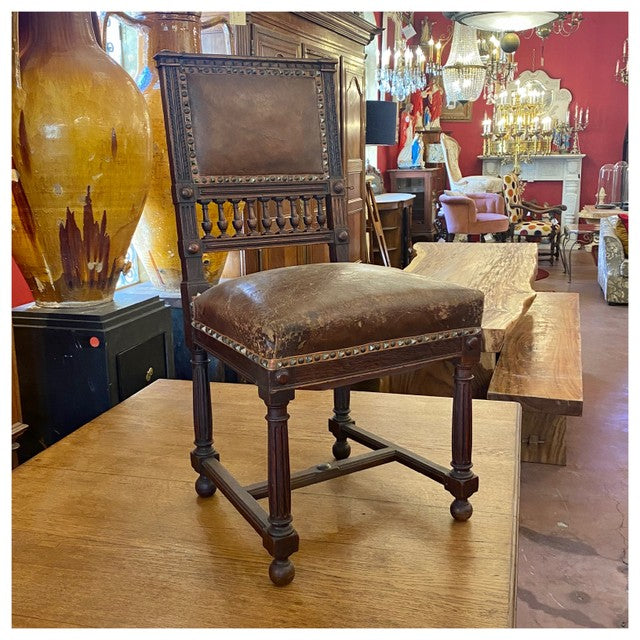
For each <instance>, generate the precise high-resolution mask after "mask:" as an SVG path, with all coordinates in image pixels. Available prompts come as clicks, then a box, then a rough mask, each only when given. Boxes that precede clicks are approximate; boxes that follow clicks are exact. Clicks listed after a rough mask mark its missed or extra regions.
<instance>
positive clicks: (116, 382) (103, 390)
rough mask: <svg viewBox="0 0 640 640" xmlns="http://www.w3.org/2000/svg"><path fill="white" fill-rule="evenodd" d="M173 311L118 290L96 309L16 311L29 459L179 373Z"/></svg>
mask: <svg viewBox="0 0 640 640" xmlns="http://www.w3.org/2000/svg"><path fill="white" fill-rule="evenodd" d="M171 324H172V323H171V311H170V309H169V307H167V306H166V305H165V304H164V303H163V302H162V301H161V300H160V299H159V298H158V296H146V297H145V296H140V295H132V294H127V293H126V290H125V291H123V292H117V293H116V295H115V296H114V301H113V302H110V303H106V304H102V305H97V306H93V307H89V308H86V309H84V308H68V309H62V308H56V309H48V308H43V307H37V306H35V305H23V306H21V307H16V308H15V309H13V332H14V339H15V346H16V358H17V365H18V377H19V380H20V397H21V401H22V416H23V421H24V422H25V423H26V424H28V425H29V429H28V431H27V433H25V436H24V437H23V439H22V446H21V449H20V451H21V454H22V455H21V458H23V459H26V458H28V457H31V456H32V455H34V454H35V453H37V452H38V451H40V450H41V449H42V448H43V447H46V446H49V445H51V444H53V443H54V442H56V441H58V440H60V438H62V437H64V436H66V435H68V434H69V433H71V432H72V431H74V430H75V429H77V428H78V427H80V426H82V425H83V424H85V423H86V422H88V421H90V420H92V419H93V418H95V417H96V416H98V415H100V414H101V413H103V412H104V411H106V410H107V409H109V408H111V407H113V406H114V405H116V404H118V403H119V402H121V401H123V400H125V399H126V398H128V397H129V396H131V395H133V394H134V393H136V392H137V391H139V390H140V389H142V388H143V387H145V386H146V385H148V384H150V383H151V382H153V381H154V380H156V379H158V378H172V377H174V364H173V337H172V327H171Z"/></svg>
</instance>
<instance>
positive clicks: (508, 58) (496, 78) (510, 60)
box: [478, 33, 518, 104]
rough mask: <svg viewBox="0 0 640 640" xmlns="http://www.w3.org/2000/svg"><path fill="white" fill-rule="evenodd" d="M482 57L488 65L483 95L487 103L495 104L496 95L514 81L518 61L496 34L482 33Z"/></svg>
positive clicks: (480, 43) (479, 45)
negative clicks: (506, 49)
mask: <svg viewBox="0 0 640 640" xmlns="http://www.w3.org/2000/svg"><path fill="white" fill-rule="evenodd" d="M478 50H479V52H480V59H481V60H482V62H483V64H484V65H485V67H486V70H487V71H486V79H485V84H484V89H483V97H484V100H485V102H486V103H487V104H495V100H496V97H497V96H498V95H499V94H500V93H501V92H502V91H504V90H506V88H507V84H509V83H510V82H512V81H513V79H514V77H515V74H516V71H517V69H518V63H517V62H516V61H515V59H514V53H508V52H506V51H504V50H503V49H502V47H501V46H500V40H498V38H496V36H495V34H493V33H491V34H488V35H487V34H482V35H480V37H479V38H478Z"/></svg>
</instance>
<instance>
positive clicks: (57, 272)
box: [12, 12, 152, 306]
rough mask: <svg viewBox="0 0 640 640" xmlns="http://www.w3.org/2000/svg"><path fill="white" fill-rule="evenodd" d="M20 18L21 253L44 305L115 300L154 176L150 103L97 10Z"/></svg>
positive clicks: (17, 236) (17, 171)
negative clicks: (102, 42)
mask: <svg viewBox="0 0 640 640" xmlns="http://www.w3.org/2000/svg"><path fill="white" fill-rule="evenodd" d="M17 20H18V22H19V31H20V41H19V44H18V43H16V42H14V60H13V62H14V65H13V70H14V74H13V77H14V90H13V105H12V106H13V112H12V157H13V169H14V170H13V182H12V194H13V198H14V205H15V206H14V213H13V215H12V230H13V233H12V242H13V247H12V249H13V256H14V258H15V260H16V262H17V264H18V266H19V267H20V270H21V271H22V273H23V275H24V276H25V278H26V280H27V282H28V284H29V287H30V288H31V292H32V294H33V297H34V299H35V301H36V303H37V304H39V305H43V306H81V305H91V304H98V303H102V302H108V301H109V300H111V299H112V298H113V293H114V290H115V286H116V282H117V280H118V276H119V275H120V273H121V271H122V270H123V268H125V269H126V268H127V265H126V264H125V255H126V252H127V249H128V247H129V244H130V243H131V238H132V236H133V232H134V230H135V228H136V224H137V223H138V220H139V218H140V214H141V212H142V208H143V206H144V201H145V198H146V195H147V190H148V187H149V181H150V172H151V161H152V156H151V128H150V121H149V113H148V109H147V105H146V103H145V101H144V98H143V97H142V94H141V93H140V91H139V89H138V88H137V87H136V85H135V83H134V82H133V81H132V80H131V78H130V77H129V75H128V74H127V73H126V72H125V71H124V70H123V69H122V68H121V67H120V66H119V65H118V64H117V63H115V62H114V61H113V60H111V58H110V57H109V56H108V55H107V54H106V53H105V51H103V50H102V48H101V47H100V46H99V44H98V40H97V37H96V35H97V34H96V28H97V21H96V20H94V17H93V16H92V14H91V13H90V12H86V13H71V12H67V13H54V12H51V13H44V12H43V13H20V14H19V16H18V18H17ZM14 33H16V34H17V24H16V23H15V22H14ZM15 40H16V38H14V41H15Z"/></svg>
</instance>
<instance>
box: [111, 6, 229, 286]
mask: <svg viewBox="0 0 640 640" xmlns="http://www.w3.org/2000/svg"><path fill="white" fill-rule="evenodd" d="M111 15H116V16H117V17H118V18H120V19H122V20H124V21H125V22H128V23H129V24H132V25H135V26H137V27H142V28H141V29H140V31H141V33H142V34H144V39H143V42H144V47H143V49H144V53H143V56H142V58H143V59H142V62H141V64H140V66H141V69H140V71H139V73H138V74H137V77H136V84H137V85H138V87H139V88H140V90H141V91H142V94H143V95H144V97H145V100H146V101H147V104H148V106H149V114H150V116H151V130H152V136H153V168H152V171H151V185H150V187H149V195H148V197H147V202H146V204H145V207H144V211H143V213H142V218H141V220H140V223H139V224H138V227H137V229H136V233H135V236H134V238H133V244H134V246H135V248H136V251H137V252H138V257H139V258H140V260H141V262H142V264H143V265H144V267H145V269H146V271H147V274H148V276H149V279H150V280H151V282H152V283H153V285H154V286H155V287H156V288H158V289H160V290H162V291H179V290H180V282H181V281H182V270H181V266H180V257H179V255H178V233H177V228H176V219H175V209H174V205H173V200H172V198H171V176H170V174H169V157H168V151H167V139H166V134H165V126H164V115H163V109H162V100H161V96H160V84H159V80H158V70H157V68H156V64H155V61H154V59H153V56H154V55H155V54H156V53H157V52H158V51H161V50H162V49H167V50H169V51H180V52H184V53H200V52H201V50H202V40H201V33H202V29H203V28H206V27H207V26H209V25H210V24H212V23H206V24H204V23H202V22H201V19H200V17H201V14H200V13H199V12H184V13H162V12H150V13H140V14H136V15H135V16H133V15H129V14H126V13H120V12H108V13H107V14H106V15H105V18H104V19H105V27H106V20H107V19H108V18H109V16H111ZM103 33H106V29H105V28H103ZM227 207H228V209H229V210H227ZM211 213H212V215H213V216H214V217H215V216H217V213H218V212H217V206H216V205H215V204H212V205H211ZM225 216H226V217H227V218H228V219H232V218H233V209H232V207H231V205H230V204H229V203H227V204H226V205H225ZM229 228H230V229H233V227H232V226H231V225H229ZM216 231H217V227H215V228H214V233H215V232H216ZM217 232H218V233H219V231H217ZM226 258H227V253H226V252H216V253H210V254H204V255H203V257H202V262H203V268H204V274H205V277H206V279H207V280H208V281H209V282H211V283H212V284H215V283H216V282H218V280H219V279H220V275H221V273H222V270H223V269H224V264H225V261H226Z"/></svg>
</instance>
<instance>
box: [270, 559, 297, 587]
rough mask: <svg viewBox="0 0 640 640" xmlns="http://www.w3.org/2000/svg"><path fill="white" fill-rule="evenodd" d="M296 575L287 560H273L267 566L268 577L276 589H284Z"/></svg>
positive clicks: (294, 569) (291, 563)
mask: <svg viewBox="0 0 640 640" xmlns="http://www.w3.org/2000/svg"><path fill="white" fill-rule="evenodd" d="M295 575H296V568H295V567H294V566H293V562H291V560H289V559H288V558H287V559H286V560H278V559H274V560H273V561H272V562H271V564H270V565H269V577H270V578H271V582H273V584H275V585H276V586H277V587H285V586H286V585H288V584H289V583H290V582H291V581H292V580H293V578H294V576H295Z"/></svg>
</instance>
